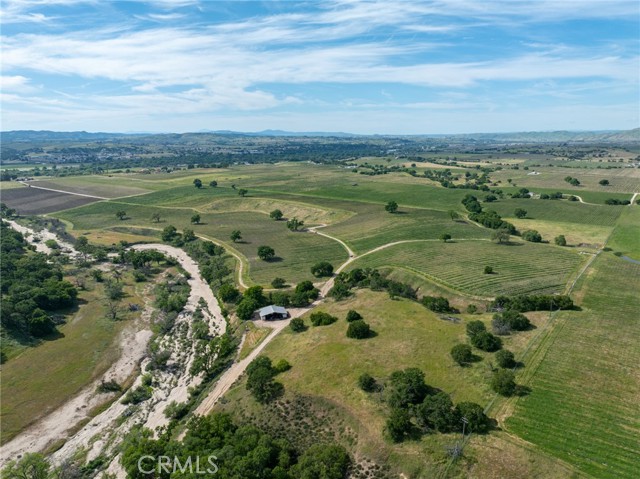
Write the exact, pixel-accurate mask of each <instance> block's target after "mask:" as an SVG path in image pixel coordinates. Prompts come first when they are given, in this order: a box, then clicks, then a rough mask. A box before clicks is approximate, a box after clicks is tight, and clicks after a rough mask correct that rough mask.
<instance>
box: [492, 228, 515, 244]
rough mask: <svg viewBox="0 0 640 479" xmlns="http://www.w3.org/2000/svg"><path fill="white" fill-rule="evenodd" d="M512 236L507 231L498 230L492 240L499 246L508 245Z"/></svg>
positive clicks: (493, 234)
mask: <svg viewBox="0 0 640 479" xmlns="http://www.w3.org/2000/svg"><path fill="white" fill-rule="evenodd" d="M510 238H511V235H510V233H509V230H507V229H502V228H501V229H498V230H495V231H494V232H493V233H491V239H492V240H493V241H497V242H498V244H503V243H508V242H509V239H510Z"/></svg>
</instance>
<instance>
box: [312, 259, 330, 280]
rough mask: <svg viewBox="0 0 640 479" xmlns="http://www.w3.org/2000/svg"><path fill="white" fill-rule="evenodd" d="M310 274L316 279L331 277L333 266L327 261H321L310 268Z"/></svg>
mask: <svg viewBox="0 0 640 479" xmlns="http://www.w3.org/2000/svg"><path fill="white" fill-rule="evenodd" d="M311 274H312V275H314V276H315V277H316V278H322V277H326V276H331V275H332V274H333V265H332V264H331V263H329V262H328V261H321V262H319V263H316V264H314V265H313V266H312V267H311Z"/></svg>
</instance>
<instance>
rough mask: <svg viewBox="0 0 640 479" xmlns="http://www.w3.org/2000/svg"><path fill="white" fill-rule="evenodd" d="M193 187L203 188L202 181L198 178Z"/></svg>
mask: <svg viewBox="0 0 640 479" xmlns="http://www.w3.org/2000/svg"><path fill="white" fill-rule="evenodd" d="M193 186H195V187H196V188H198V189H200V188H202V181H201V180H200V179H198V178H196V179H195V180H193Z"/></svg>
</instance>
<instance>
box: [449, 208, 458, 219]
mask: <svg viewBox="0 0 640 479" xmlns="http://www.w3.org/2000/svg"><path fill="white" fill-rule="evenodd" d="M447 214H448V215H449V217H450V218H451V221H456V220H458V219H460V215H459V214H458V212H457V211H455V210H449V211H448V212H447Z"/></svg>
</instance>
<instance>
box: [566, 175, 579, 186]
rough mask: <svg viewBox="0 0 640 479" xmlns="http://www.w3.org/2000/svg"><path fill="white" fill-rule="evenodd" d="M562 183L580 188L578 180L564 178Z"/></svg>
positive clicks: (568, 177) (569, 177)
mask: <svg viewBox="0 0 640 479" xmlns="http://www.w3.org/2000/svg"><path fill="white" fill-rule="evenodd" d="M564 181H566V182H567V183H569V184H570V185H572V186H580V181H579V180H578V178H573V177H571V176H567V177H565V179H564Z"/></svg>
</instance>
